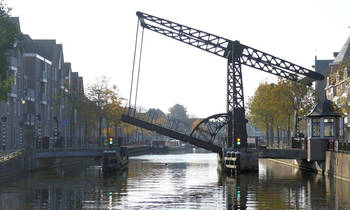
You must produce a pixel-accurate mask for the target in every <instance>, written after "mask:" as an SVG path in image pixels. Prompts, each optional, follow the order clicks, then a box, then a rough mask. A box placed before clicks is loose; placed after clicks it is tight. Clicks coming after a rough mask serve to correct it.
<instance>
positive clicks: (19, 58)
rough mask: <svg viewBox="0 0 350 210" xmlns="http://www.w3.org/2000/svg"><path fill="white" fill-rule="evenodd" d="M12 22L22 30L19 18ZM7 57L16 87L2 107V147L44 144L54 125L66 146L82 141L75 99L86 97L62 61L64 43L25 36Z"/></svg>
mask: <svg viewBox="0 0 350 210" xmlns="http://www.w3.org/2000/svg"><path fill="white" fill-rule="evenodd" d="M12 20H13V21H14V22H15V23H16V24H17V25H18V27H19V26H20V24H19V19H18V18H12ZM19 46H20V47H21V48H22V49H20V47H19ZM9 55H10V56H9V75H10V76H13V77H14V83H13V86H12V90H11V92H10V93H9V94H8V96H9V97H8V101H7V102H2V103H0V113H1V116H0V117H6V122H1V127H3V129H2V130H5V131H4V132H6V135H5V138H3V137H2V136H1V143H3V141H4V144H5V145H6V149H15V148H23V147H24V146H31V145H33V144H34V140H35V139H36V140H37V139H38V136H40V137H41V138H40V139H43V140H47V142H48V141H49V140H53V139H54V138H53V137H54V133H55V128H56V127H57V126H58V131H59V132H58V134H59V135H60V136H62V137H63V138H61V139H64V141H65V143H70V144H72V143H73V141H74V142H80V141H79V139H81V138H82V135H83V134H84V131H83V129H84V126H83V125H82V122H83V120H82V119H81V118H82V116H81V115H79V112H78V110H77V108H76V107H74V105H73V101H74V99H76V98H77V96H79V95H82V94H83V93H84V85H83V79H82V77H79V74H78V73H77V72H72V69H71V64H70V63H66V62H65V61H64V56H63V47H62V44H57V43H56V40H35V39H31V37H30V36H29V35H23V40H22V41H21V43H18V44H17V47H14V48H13V49H12V50H11V52H10V53H9ZM56 133H57V132H56ZM72 137H74V138H72Z"/></svg>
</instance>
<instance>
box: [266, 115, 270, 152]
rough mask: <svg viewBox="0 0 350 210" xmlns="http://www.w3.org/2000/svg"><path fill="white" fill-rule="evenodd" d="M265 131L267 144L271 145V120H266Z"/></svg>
mask: <svg viewBox="0 0 350 210" xmlns="http://www.w3.org/2000/svg"><path fill="white" fill-rule="evenodd" d="M265 133H266V146H267V147H269V146H270V135H269V122H268V121H266V122H265Z"/></svg>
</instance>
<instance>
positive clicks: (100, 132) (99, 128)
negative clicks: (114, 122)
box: [98, 117, 103, 146]
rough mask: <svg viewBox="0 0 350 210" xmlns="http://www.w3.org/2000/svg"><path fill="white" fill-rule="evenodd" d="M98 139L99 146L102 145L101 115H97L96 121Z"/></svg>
mask: <svg viewBox="0 0 350 210" xmlns="http://www.w3.org/2000/svg"><path fill="white" fill-rule="evenodd" d="M98 124H99V125H98V138H99V139H98V140H99V142H98V144H99V145H100V146H102V145H103V143H102V117H99V122H98Z"/></svg>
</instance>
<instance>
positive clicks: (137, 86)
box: [135, 28, 144, 110]
mask: <svg viewBox="0 0 350 210" xmlns="http://www.w3.org/2000/svg"><path fill="white" fill-rule="evenodd" d="M143 34H144V28H142V35H141V46H140V55H139V67H138V72H137V80H136V93H135V110H136V101H137V94H138V92H139V79H140V69H141V57H142V46H143Z"/></svg>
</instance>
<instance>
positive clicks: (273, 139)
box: [270, 117, 275, 146]
mask: <svg viewBox="0 0 350 210" xmlns="http://www.w3.org/2000/svg"><path fill="white" fill-rule="evenodd" d="M273 124H274V123H273V117H272V118H271V124H270V129H271V142H272V146H273V145H274V144H275V134H274V132H273Z"/></svg>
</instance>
